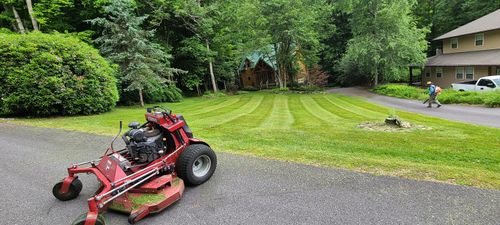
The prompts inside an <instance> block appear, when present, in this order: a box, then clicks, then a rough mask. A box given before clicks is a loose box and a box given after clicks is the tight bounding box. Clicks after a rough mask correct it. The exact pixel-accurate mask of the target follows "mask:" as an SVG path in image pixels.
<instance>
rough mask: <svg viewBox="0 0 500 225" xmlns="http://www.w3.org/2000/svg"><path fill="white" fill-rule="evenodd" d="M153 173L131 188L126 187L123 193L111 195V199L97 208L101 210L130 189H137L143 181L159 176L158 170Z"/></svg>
mask: <svg viewBox="0 0 500 225" xmlns="http://www.w3.org/2000/svg"><path fill="white" fill-rule="evenodd" d="M154 171H155V172H154V173H152V174H151V175H149V176H147V177H146V178H144V179H142V180H140V181H137V182H135V184H134V185H132V186H130V187H128V188H127V189H125V190H123V191H121V192H119V193H117V194H115V195H113V197H111V198H109V199H107V200H106V201H104V202H103V203H101V204H99V208H103V207H104V206H105V205H106V204H108V203H110V202H111V201H113V200H115V199H116V198H118V197H120V196H121V195H123V194H125V193H126V192H127V191H130V189H132V188H135V187H137V186H138V185H139V184H142V183H143V182H144V181H147V180H149V179H150V178H152V177H154V176H156V175H158V174H159V172H158V170H154Z"/></svg>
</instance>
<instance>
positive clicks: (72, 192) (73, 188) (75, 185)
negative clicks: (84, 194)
mask: <svg viewBox="0 0 500 225" xmlns="http://www.w3.org/2000/svg"><path fill="white" fill-rule="evenodd" d="M62 184H63V182H62V181H61V182H59V183H57V184H56V185H54V187H53V188H52V194H53V195H54V197H56V198H57V199H59V200H61V201H68V200H71V199H74V198H76V197H78V195H79V194H80V192H81V191H82V187H83V184H82V182H81V181H80V179H78V178H75V179H74V180H73V182H71V184H70V185H69V190H68V192H67V193H64V194H62V193H61V192H60V191H61V187H62Z"/></svg>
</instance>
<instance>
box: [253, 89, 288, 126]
mask: <svg viewBox="0 0 500 225" xmlns="http://www.w3.org/2000/svg"><path fill="white" fill-rule="evenodd" d="M292 124H293V116H292V114H291V113H290V109H289V108H288V95H277V96H276V97H275V98H274V102H273V105H272V110H271V114H270V115H269V116H268V117H267V119H266V120H265V121H264V122H262V123H261V124H260V125H259V128H264V129H289V128H290V127H291V126H292Z"/></svg>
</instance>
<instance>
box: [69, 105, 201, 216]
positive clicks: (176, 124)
mask: <svg viewBox="0 0 500 225" xmlns="http://www.w3.org/2000/svg"><path fill="white" fill-rule="evenodd" d="M145 118H146V120H147V121H148V122H149V123H155V124H159V125H160V126H161V127H163V128H164V129H165V130H166V131H168V133H170V134H171V136H172V139H173V141H174V144H175V150H173V151H172V152H170V153H169V154H168V155H164V156H162V157H160V158H158V159H157V160H155V161H153V162H151V163H150V164H148V165H145V166H141V167H138V168H136V169H135V170H133V173H131V174H128V175H127V174H126V173H125V172H123V170H122V169H121V168H120V166H119V165H118V164H117V163H116V162H115V161H114V160H111V159H110V156H111V155H112V154H122V155H126V154H128V153H127V152H126V151H125V150H120V151H118V152H116V151H114V150H113V149H108V150H106V152H105V154H104V156H103V157H101V159H99V160H95V161H90V162H85V163H80V164H76V165H72V166H70V167H69V168H68V176H67V177H66V178H65V179H64V180H63V184H62V186H61V189H60V192H61V193H67V192H68V191H69V187H70V185H71V183H72V182H73V180H74V179H76V178H77V177H78V176H76V174H79V173H87V174H90V173H92V174H94V175H95V176H96V177H97V179H98V180H99V182H100V183H101V188H100V189H99V190H100V191H99V193H96V194H95V195H94V196H93V197H91V198H89V199H88V212H87V218H86V221H85V225H94V224H95V223H96V220H97V217H98V215H99V214H100V213H103V212H105V211H106V210H107V208H108V207H107V206H108V205H109V204H110V203H111V202H112V201H121V202H123V201H124V199H125V200H126V198H127V197H128V193H127V192H131V193H132V192H134V193H137V192H139V193H150V192H151V189H148V187H150V186H151V185H153V186H154V185H157V190H158V193H161V194H163V195H164V196H165V200H164V201H162V202H159V203H157V204H149V205H145V206H144V207H141V208H140V209H135V210H133V211H131V216H130V218H129V222H136V221H138V220H140V219H142V218H144V217H145V216H146V215H148V214H149V213H152V212H158V211H161V210H163V209H165V208H166V207H167V206H169V205H170V204H172V203H173V202H175V201H177V200H178V199H180V197H181V196H182V193H183V191H184V184H183V182H182V180H181V179H179V178H177V176H176V174H175V172H173V171H171V170H170V168H173V166H174V165H175V162H176V161H177V158H178V157H179V155H180V154H181V153H182V151H184V149H185V148H186V147H187V146H188V145H190V144H192V143H202V144H205V145H208V144H206V143H204V142H203V141H201V140H198V139H194V138H189V137H188V135H187V134H186V132H185V131H184V129H183V126H184V125H185V124H186V123H185V122H184V121H183V120H180V119H178V118H177V116H176V115H175V114H169V115H168V114H162V113H154V112H152V113H150V112H148V113H146V114H145ZM108 152H110V153H108ZM97 161H99V162H98V164H96V162H97ZM85 164H90V166H89V167H80V166H82V165H85ZM162 171H169V172H167V173H169V174H168V175H167V176H170V177H168V178H167V177H164V176H165V175H163V176H160V175H159V174H160V173H161V172H162ZM154 177H156V178H154ZM160 178H161V179H160ZM176 179H178V180H180V181H177V180H176ZM173 181H176V182H175V183H176V184H175V185H173ZM151 182H156V183H154V184H153V183H151ZM158 182H160V183H158ZM179 182H180V183H179ZM135 184H136V185H135ZM134 185H135V186H134ZM158 187H161V188H158ZM124 189H125V190H124ZM123 192H125V193H123ZM117 193H118V194H117ZM117 195H118V196H117ZM115 199H116V200H115Z"/></svg>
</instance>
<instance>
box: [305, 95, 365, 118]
mask: <svg viewBox="0 0 500 225" xmlns="http://www.w3.org/2000/svg"><path fill="white" fill-rule="evenodd" d="M313 99H314V101H316V102H317V103H318V105H319V106H321V107H323V108H324V109H325V110H327V111H329V112H331V113H333V114H335V115H337V116H339V117H342V118H343V119H347V120H355V121H362V120H366V119H368V117H366V116H364V115H362V114H357V113H354V112H352V111H350V110H348V109H345V108H343V107H340V106H338V105H337V104H335V103H334V102H332V101H330V100H329V99H327V98H326V96H325V95H315V96H313Z"/></svg>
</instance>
